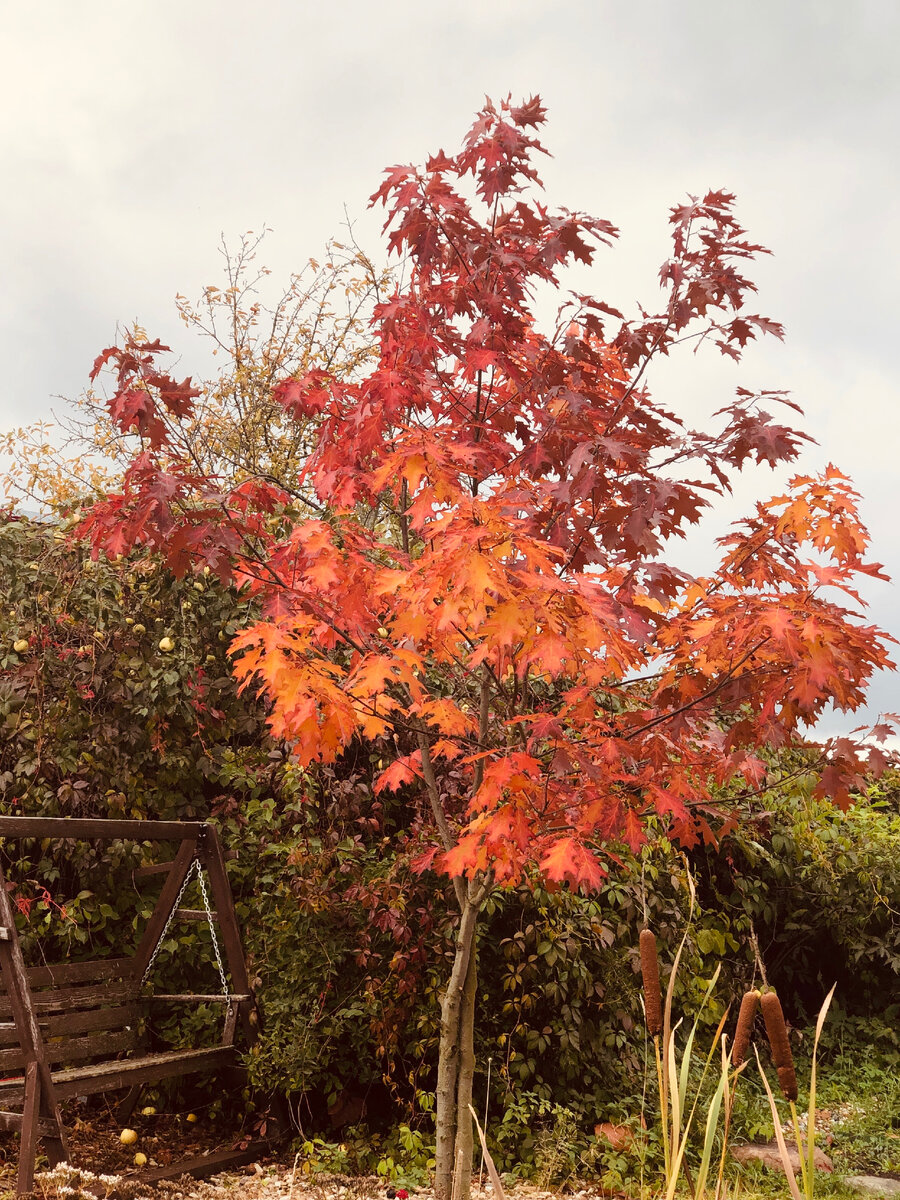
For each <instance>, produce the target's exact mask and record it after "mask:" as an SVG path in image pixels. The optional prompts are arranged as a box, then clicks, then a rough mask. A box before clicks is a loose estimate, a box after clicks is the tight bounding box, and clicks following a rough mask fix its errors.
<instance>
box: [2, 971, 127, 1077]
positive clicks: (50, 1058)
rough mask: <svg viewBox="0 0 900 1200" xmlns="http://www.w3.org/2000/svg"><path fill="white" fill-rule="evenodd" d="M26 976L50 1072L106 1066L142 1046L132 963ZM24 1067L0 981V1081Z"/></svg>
mask: <svg viewBox="0 0 900 1200" xmlns="http://www.w3.org/2000/svg"><path fill="white" fill-rule="evenodd" d="M25 974H26V977H27V979H28V984H29V988H30V990H31V998H32V1002H33V1005H34V1013H35V1016H36V1018H37V1022H38V1026H39V1028H40V1030H41V1034H42V1035H43V1040H44V1049H45V1055H46V1059H47V1062H48V1065H49V1066H50V1067H52V1068H54V1069H60V1068H61V1069H65V1068H66V1067H70V1066H76V1065H81V1064H86V1063H90V1062H96V1061H101V1060H102V1061H108V1060H109V1059H113V1058H116V1057H117V1056H118V1055H120V1054H127V1053H131V1054H133V1053H134V1052H135V1051H138V1050H141V1049H142V1048H143V1047H144V1046H146V1044H147V1035H146V1022H145V1020H144V1016H143V1006H142V1004H141V1002H140V982H139V980H137V979H136V978H135V977H134V974H133V960H132V959H130V958H117V959H103V960H101V961H90V962H77V963H62V964H60V965H57V966H44V967H30V968H27V969H26V972H25ZM0 975H2V973H0ZM24 1065H25V1055H24V1053H23V1051H22V1050H21V1048H20V1045H19V1038H18V1036H17V1033H16V1026H15V1022H14V1020H13V1012H12V1006H11V1003H10V999H9V995H8V992H7V986H6V980H5V979H3V978H2V977H0V1079H2V1078H3V1077H4V1076H9V1075H18V1074H20V1073H21V1072H22V1070H23V1069H24Z"/></svg>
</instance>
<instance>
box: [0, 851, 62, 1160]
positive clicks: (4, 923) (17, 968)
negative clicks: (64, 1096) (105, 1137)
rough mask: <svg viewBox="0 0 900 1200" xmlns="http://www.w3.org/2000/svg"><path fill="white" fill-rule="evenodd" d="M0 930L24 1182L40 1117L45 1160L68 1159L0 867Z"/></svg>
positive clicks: (1, 968)
mask: <svg viewBox="0 0 900 1200" xmlns="http://www.w3.org/2000/svg"><path fill="white" fill-rule="evenodd" d="M0 929H3V930H4V931H5V932H4V935H3V936H2V937H0V970H2V972H3V978H4V980H5V981H6V991H7V995H8V997H9V1005H10V1008H11V1009H12V1015H13V1020H14V1021H15V1023H16V1033H17V1035H18V1038H19V1046H20V1047H21V1049H22V1054H23V1055H24V1058H25V1072H26V1074H25V1107H24V1109H23V1114H22V1134H21V1142H20V1149H19V1175H20V1177H22V1178H25V1177H33V1173H34V1152H35V1148H36V1144H37V1136H38V1130H37V1122H38V1120H39V1118H40V1115H41V1114H42V1113H43V1114H44V1115H45V1116H47V1117H49V1118H50V1119H51V1121H52V1122H53V1126H54V1127H55V1131H56V1132H55V1134H47V1135H45V1136H44V1142H45V1145H46V1148H47V1157H48V1158H49V1159H50V1160H51V1162H53V1161H55V1162H60V1161H61V1160H62V1159H65V1158H68V1154H69V1152H68V1146H67V1144H66V1131H65V1126H64V1125H63V1122H62V1116H61V1114H60V1111H59V1104H58V1102H57V1099H56V1092H55V1090H54V1087H53V1080H52V1079H51V1077H50V1068H49V1067H48V1065H47V1060H46V1057H45V1055H44V1039H43V1037H42V1036H41V1031H40V1029H39V1028H38V1023H37V1017H36V1016H35V1012H34V1004H33V1002H32V998H31V988H30V986H29V983H28V976H27V975H26V974H25V959H24V958H23V957H22V947H21V946H20V944H19V934H18V931H17V929H16V918H15V914H14V912H13V907H12V904H11V903H10V900H9V893H8V892H7V890H6V879H5V878H4V875H3V869H2V867H0ZM23 1172H24V1174H23ZM29 1172H30V1173H31V1175H30V1176H29Z"/></svg>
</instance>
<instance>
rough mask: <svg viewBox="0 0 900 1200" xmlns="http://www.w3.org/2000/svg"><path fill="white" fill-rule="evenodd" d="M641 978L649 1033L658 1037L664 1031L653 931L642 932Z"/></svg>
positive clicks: (643, 930)
mask: <svg viewBox="0 0 900 1200" xmlns="http://www.w3.org/2000/svg"><path fill="white" fill-rule="evenodd" d="M640 944H641V977H642V979H643V981H644V1014H645V1016H646V1020H647V1032H648V1033H649V1034H650V1036H651V1037H656V1035H657V1034H658V1033H659V1031H660V1030H661V1029H662V995H661V993H660V990H659V959H658V958H657V957H656V938H655V937H654V935H653V930H652V929H642V930H641V938H640Z"/></svg>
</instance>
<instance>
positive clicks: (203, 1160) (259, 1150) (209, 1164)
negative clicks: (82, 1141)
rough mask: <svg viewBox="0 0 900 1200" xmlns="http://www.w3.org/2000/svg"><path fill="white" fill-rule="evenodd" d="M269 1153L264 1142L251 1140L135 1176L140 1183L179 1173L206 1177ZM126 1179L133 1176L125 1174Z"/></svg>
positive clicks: (200, 1177) (253, 1160) (254, 1160)
mask: <svg viewBox="0 0 900 1200" xmlns="http://www.w3.org/2000/svg"><path fill="white" fill-rule="evenodd" d="M268 1153H269V1147H268V1145H267V1144H266V1143H265V1142H251V1143H250V1145H249V1146H244V1147H243V1149H240V1150H216V1151H214V1152H213V1153H212V1154H199V1155H197V1156H196V1157H195V1158H183V1159H182V1160H181V1161H180V1162H174V1163H170V1164H169V1165H168V1166H165V1167H153V1168H151V1169H150V1170H148V1171H141V1172H140V1173H139V1174H138V1175H137V1176H136V1177H137V1178H138V1179H139V1180H140V1181H141V1183H156V1182H158V1181H159V1180H160V1179H177V1178H178V1176H179V1175H193V1176H194V1178H195V1179H206V1178H207V1177H208V1176H209V1175H218V1173H219V1172H220V1171H225V1170H227V1169H228V1167H239V1166H241V1165H242V1164H243V1163H251V1162H256V1160H257V1159H258V1158H261V1157H262V1156H263V1155H264V1154H268ZM125 1178H126V1179H129V1178H135V1176H128V1175H126V1177H125Z"/></svg>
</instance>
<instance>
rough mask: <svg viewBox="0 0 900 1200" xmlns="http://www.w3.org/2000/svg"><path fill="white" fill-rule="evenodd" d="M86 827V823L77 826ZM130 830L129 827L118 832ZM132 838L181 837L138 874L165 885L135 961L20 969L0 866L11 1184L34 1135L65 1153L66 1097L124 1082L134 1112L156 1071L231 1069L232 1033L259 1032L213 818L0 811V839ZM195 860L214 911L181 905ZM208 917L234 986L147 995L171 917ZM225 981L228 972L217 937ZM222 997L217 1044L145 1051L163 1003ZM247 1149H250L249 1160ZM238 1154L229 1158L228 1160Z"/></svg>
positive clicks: (159, 1174) (198, 1169) (235, 1060)
mask: <svg viewBox="0 0 900 1200" xmlns="http://www.w3.org/2000/svg"><path fill="white" fill-rule="evenodd" d="M81 826H84V828H83V829H81V828H79V827H81ZM123 827H127V828H123ZM32 830H33V831H34V835H35V836H41V837H46V836H57V837H72V836H76V837H77V836H79V834H81V835H82V836H94V837H102V836H107V837H123V838H124V837H132V838H135V839H138V840H141V841H144V840H147V839H148V838H153V837H154V834H156V836H157V837H159V838H160V840H162V838H163V837H166V838H167V839H168V838H174V837H176V836H178V837H179V838H180V840H181V847H180V849H179V851H178V854H177V855H176V857H175V860H174V862H172V863H166V864H162V865H161V867H156V866H152V867H149V868H147V869H146V871H145V874H146V875H152V874H159V873H160V871H164V872H165V873H166V876H167V878H166V879H165V882H164V884H163V888H162V893H161V894H160V897H159V899H158V901H157V903H156V906H155V908H154V910H153V913H152V915H151V917H150V920H149V922H148V925H147V929H146V931H145V933H144V937H143V939H142V941H141V943H140V945H139V946H138V949H137V951H136V953H135V955H134V956H133V957H123V958H115V959H102V960H91V961H87V962H76V963H61V964H58V965H52V966H40V967H26V966H25V964H24V961H23V959H22V951H21V948H20V946H19V943H18V936H17V934H16V928H15V920H14V916H13V912H12V908H11V905H10V902H9V897H8V895H7V892H6V888H5V886H4V885H3V878H2V872H0V967H2V970H0V1130H7V1131H18V1132H20V1134H21V1146H20V1155H19V1174H18V1180H17V1192H18V1193H19V1194H21V1193H23V1192H27V1191H30V1190H31V1187H32V1182H33V1175H34V1158H35V1151H36V1144H37V1141H38V1139H43V1140H44V1143H45V1149H46V1151H47V1155H48V1158H49V1159H50V1161H51V1163H55V1162H59V1161H61V1160H63V1159H66V1158H67V1157H68V1148H67V1142H66V1133H65V1127H64V1124H63V1121H62V1117H61V1114H60V1109H59V1105H60V1103H61V1102H62V1101H64V1100H67V1099H71V1098H72V1097H75V1096H90V1095H94V1094H98V1093H102V1092H111V1091H118V1090H121V1089H125V1090H126V1094H125V1096H124V1097H123V1099H122V1100H121V1102H120V1104H119V1108H118V1117H119V1119H120V1121H123V1122H124V1121H127V1120H128V1117H129V1116H130V1115H131V1112H132V1111H133V1109H134V1107H135V1105H136V1104H137V1101H138V1097H139V1096H140V1092H141V1089H142V1088H143V1087H145V1086H146V1085H149V1084H154V1083H159V1082H161V1081H162V1080H164V1079H173V1078H178V1077H182V1076H186V1075H193V1074H200V1073H209V1072H213V1071H222V1070H233V1069H237V1068H239V1066H240V1050H239V1049H238V1047H237V1045H236V1035H237V1033H238V1032H239V1031H241V1032H242V1033H243V1034H244V1035H245V1036H244V1041H245V1043H246V1044H248V1045H249V1044H252V1042H253V1040H254V1039H255V1037H256V1035H257V1024H258V1022H257V1015H256V1009H255V1005H254V1001H253V997H252V995H251V993H250V989H249V984H248V979H247V971H246V964H245V962H244V958H243V953H242V951H241V947H240V940H239V935H238V928H237V921H236V918H235V915H234V908H233V902H232V898H231V892H230V889H229V887H228V883H227V877H226V875H225V869H224V859H223V856H222V852H221V846H220V844H219V841H218V837H217V835H216V832H215V830H214V829H213V828H212V827H210V826H205V825H197V824H194V823H186V822H185V823H180V822H136V821H135V822H123V821H103V820H96V821H95V820H87V819H85V820H77V819H51V818H12V817H0V837H4V836H5V837H9V836H15V835H16V834H18V836H29V835H30V834H31V831H32ZM199 863H202V864H203V865H204V866H205V868H206V870H207V871H208V873H209V878H210V883H211V885H212V890H213V896H214V900H215V911H213V910H212V908H211V906H209V905H208V897H207V895H206V891H205V885H204V884H203V882H202V877H201V887H202V888H203V894H204V901H205V903H206V904H207V906H208V907H207V909H206V911H205V912H195V911H194V910H189V909H187V910H184V909H179V908H178V904H179V903H180V900H181V897H182V895H183V894H184V891H185V888H186V886H187V883H188V882H189V881H190V878H191V876H192V874H193V872H194V870H195V868H196V869H197V870H198V871H199V865H198V864H199ZM179 916H180V917H182V918H184V919H188V920H197V919H201V918H202V919H209V921H210V923H212V920H213V918H215V919H216V920H217V922H218V925H219V928H220V931H221V934H222V938H223V943H224V948H225V956H226V959H227V963H228V970H229V973H230V975H231V980H232V987H237V988H239V989H241V990H240V991H238V992H234V993H229V992H228V991H227V990H224V991H223V993H222V994H218V995H200V994H194V993H188V994H179V995H155V996H154V995H146V994H145V993H144V989H143V987H142V984H143V981H144V979H145V977H146V976H147V974H148V973H149V971H150V969H151V967H152V964H153V962H154V959H155V957H156V952H157V949H158V947H159V944H160V942H161V941H162V940H163V938H164V936H165V933H166V930H167V929H168V927H169V923H170V922H171V921H172V920H173V918H178V917H179ZM213 945H214V947H215V952H216V957H217V961H218V962H219V968H220V974H221V977H222V981H223V989H225V986H226V985H225V975H224V968H223V966H222V963H221V959H220V958H219V951H218V943H217V941H216V939H215V936H214V937H213ZM184 1002H207V1003H208V1002H219V1003H222V1004H223V1005H225V1006H226V1019H225V1021H224V1029H223V1031H222V1034H221V1040H220V1042H219V1044H218V1045H215V1046H208V1047H199V1048H198V1047H194V1048H186V1049H175V1050H151V1048H150V1045H149V1042H150V1038H149V1014H150V1011H151V1006H152V1007H154V1008H155V1007H156V1006H157V1005H159V1004H160V1003H164V1004H169V1005H171V1004H177V1003H184ZM258 1153H259V1146H258V1145H254V1146H252V1147H251V1148H249V1149H248V1150H245V1151H244V1152H229V1153H226V1154H215V1155H209V1156H205V1157H204V1159H203V1160H191V1162H184V1161H183V1162H182V1163H179V1164H174V1165H173V1166H172V1167H170V1168H162V1169H159V1170H156V1171H153V1172H144V1173H143V1178H145V1179H147V1180H150V1179H159V1178H164V1177H166V1176H171V1175H173V1174H181V1173H183V1172H185V1171H192V1172H193V1173H195V1174H206V1173H209V1171H210V1170H222V1169H223V1165H228V1163H234V1162H237V1161H240V1160H245V1161H250V1160H251V1159H252V1157H253V1156H254V1155H258ZM248 1154H249V1157H248ZM236 1155H237V1157H236Z"/></svg>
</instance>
